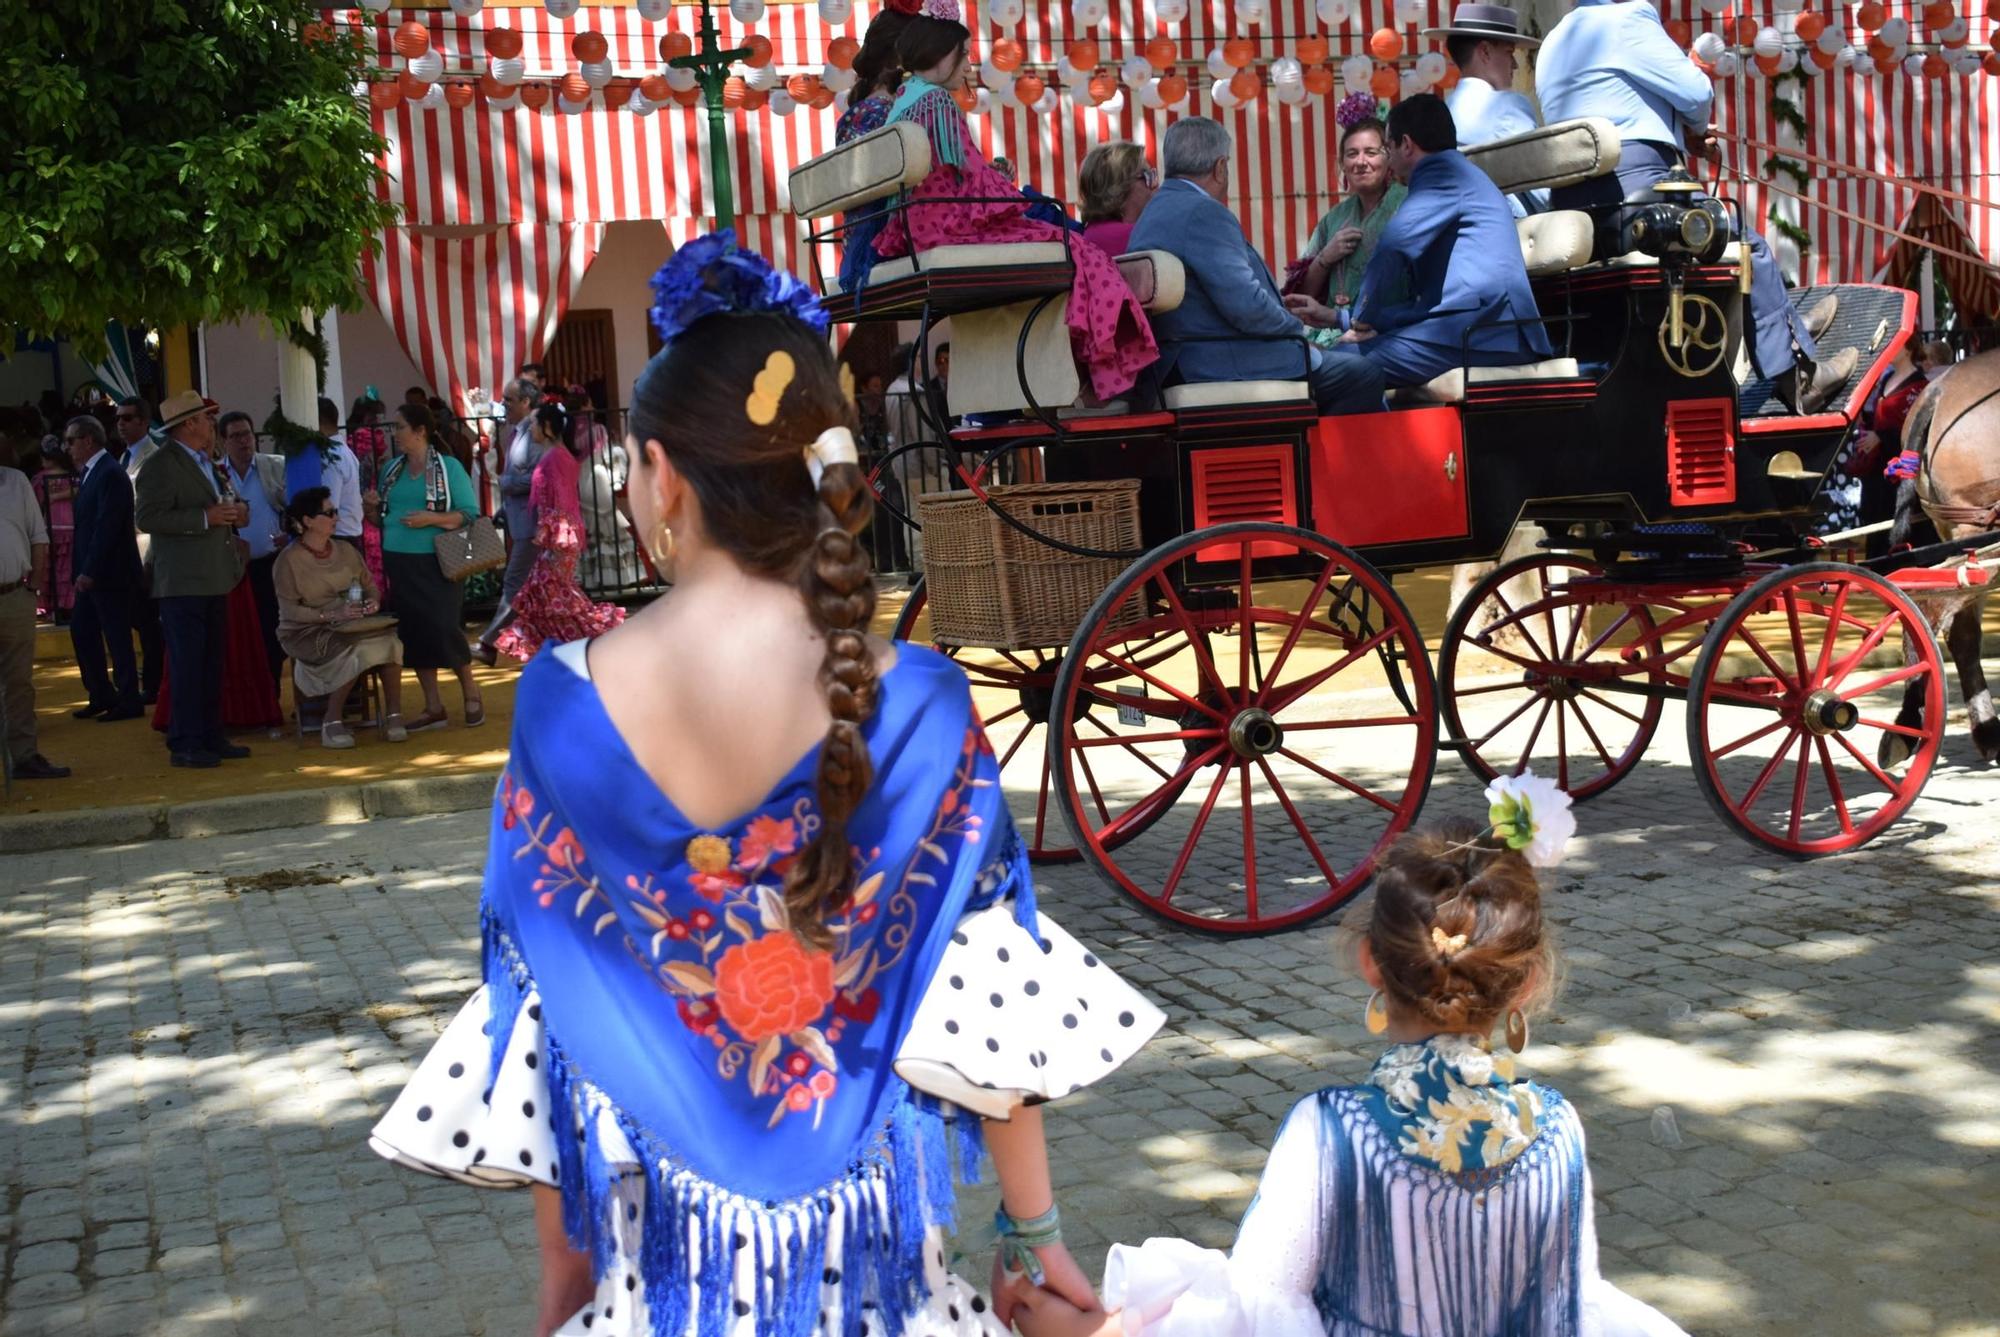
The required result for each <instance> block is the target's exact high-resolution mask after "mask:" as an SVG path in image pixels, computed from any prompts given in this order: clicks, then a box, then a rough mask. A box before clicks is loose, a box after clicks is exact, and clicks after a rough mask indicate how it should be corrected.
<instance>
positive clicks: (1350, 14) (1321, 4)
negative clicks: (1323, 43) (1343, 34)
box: [1313, 0, 1354, 32]
mask: <svg viewBox="0 0 2000 1337" xmlns="http://www.w3.org/2000/svg"><path fill="white" fill-rule="evenodd" d="M1313 12H1314V13H1315V14H1317V15H1319V21H1320V22H1321V23H1322V24H1324V25H1325V26H1327V27H1328V28H1331V29H1333V30H1334V31H1335V32H1339V31H1340V30H1341V29H1342V28H1345V27H1346V26H1347V25H1348V24H1349V23H1351V22H1353V21H1354V0H1314V4H1313Z"/></svg>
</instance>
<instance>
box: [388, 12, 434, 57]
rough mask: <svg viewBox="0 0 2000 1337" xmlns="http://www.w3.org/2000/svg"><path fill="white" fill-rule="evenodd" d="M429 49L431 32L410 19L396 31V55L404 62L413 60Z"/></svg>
mask: <svg viewBox="0 0 2000 1337" xmlns="http://www.w3.org/2000/svg"><path fill="white" fill-rule="evenodd" d="M430 49H431V30H430V29H429V28H426V27H425V26H424V25H423V24H421V23H419V22H417V21H416V20H415V19H411V20H410V21H409V22H408V23H405V24H404V25H403V26H402V27H400V28H398V29H396V54H397V55H399V56H401V57H402V58H403V59H404V60H415V59H416V58H417V57H418V56H421V55H423V54H424V52H426V51H428V50H430Z"/></svg>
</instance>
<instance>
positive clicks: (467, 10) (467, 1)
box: [451, 0, 486, 19]
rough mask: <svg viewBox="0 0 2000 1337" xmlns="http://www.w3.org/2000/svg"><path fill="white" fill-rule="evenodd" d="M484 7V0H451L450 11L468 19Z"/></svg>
mask: <svg viewBox="0 0 2000 1337" xmlns="http://www.w3.org/2000/svg"><path fill="white" fill-rule="evenodd" d="M484 8H486V0H451V12H452V13H454V14H456V15H458V16H459V17H460V18H462V19H469V18H471V17H472V16H473V15H475V14H477V13H478V12H479V11H480V10H482V9H484Z"/></svg>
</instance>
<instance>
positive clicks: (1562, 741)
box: [1556, 701, 1569, 794]
mask: <svg viewBox="0 0 2000 1337" xmlns="http://www.w3.org/2000/svg"><path fill="white" fill-rule="evenodd" d="M1568 717H1569V707H1567V706H1565V705H1564V704H1563V703H1562V702H1560V701H1558V702H1556V787H1557V788H1558V789H1560V790H1562V792H1563V793H1565V794H1567V793H1569V726H1568V725H1567V724H1566V723H1565V721H1566V720H1567V719H1568Z"/></svg>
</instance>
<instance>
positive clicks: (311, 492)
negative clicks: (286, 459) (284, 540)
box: [279, 487, 333, 535]
mask: <svg viewBox="0 0 2000 1337" xmlns="http://www.w3.org/2000/svg"><path fill="white" fill-rule="evenodd" d="M331 500H333V489H331V488H324V487H309V488H307V489H305V491H303V492H301V493H299V495H298V496H296V497H293V498H292V499H291V500H290V501H289V502H287V503H285V513H284V515H283V516H281V517H279V519H280V522H281V523H282V524H283V525H284V527H285V532H286V533H287V534H293V535H303V534H304V533H305V532H306V521H308V520H310V519H312V518H313V517H314V516H315V515H318V514H319V513H320V511H321V510H322V509H324V508H325V506H326V504H327V502H329V501H331Z"/></svg>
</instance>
